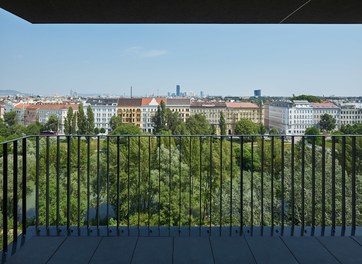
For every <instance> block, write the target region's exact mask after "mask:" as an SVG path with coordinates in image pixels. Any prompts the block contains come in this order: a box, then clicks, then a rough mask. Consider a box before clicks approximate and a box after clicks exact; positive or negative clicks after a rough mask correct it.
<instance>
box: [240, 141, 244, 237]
mask: <svg viewBox="0 0 362 264" xmlns="http://www.w3.org/2000/svg"><path fill="white" fill-rule="evenodd" d="M243 167H244V137H243V136H240V232H239V235H240V236H241V235H243V233H244V232H243V223H244V222H243V217H244V214H243V210H244V197H243V196H244V192H243V189H244V183H243V180H244V170H243Z"/></svg>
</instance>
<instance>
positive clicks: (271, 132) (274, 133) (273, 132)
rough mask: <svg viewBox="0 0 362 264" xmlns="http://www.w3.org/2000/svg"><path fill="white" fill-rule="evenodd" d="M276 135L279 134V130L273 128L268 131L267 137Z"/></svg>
mask: <svg viewBox="0 0 362 264" xmlns="http://www.w3.org/2000/svg"><path fill="white" fill-rule="evenodd" d="M278 134H279V130H278V129H276V128H275V127H273V128H272V129H270V131H269V135H278Z"/></svg>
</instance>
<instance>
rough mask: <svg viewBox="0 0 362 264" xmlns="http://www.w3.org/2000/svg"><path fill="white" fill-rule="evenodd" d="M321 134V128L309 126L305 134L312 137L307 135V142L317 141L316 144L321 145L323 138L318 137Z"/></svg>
mask: <svg viewBox="0 0 362 264" xmlns="http://www.w3.org/2000/svg"><path fill="white" fill-rule="evenodd" d="M320 134H321V133H320V132H319V129H318V128H316V127H308V128H307V129H306V130H305V132H304V135H306V136H308V135H309V136H312V137H307V142H308V143H310V144H312V143H313V142H315V144H317V145H321V143H322V138H321V137H318V136H319V135H320ZM313 136H317V137H313Z"/></svg>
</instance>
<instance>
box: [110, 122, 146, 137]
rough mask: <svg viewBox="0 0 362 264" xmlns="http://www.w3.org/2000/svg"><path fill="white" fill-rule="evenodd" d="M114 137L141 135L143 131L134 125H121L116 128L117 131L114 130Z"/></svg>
mask: <svg viewBox="0 0 362 264" xmlns="http://www.w3.org/2000/svg"><path fill="white" fill-rule="evenodd" d="M111 134H112V135H139V134H141V130H140V128H139V127H138V126H135V125H133V124H129V123H126V124H120V125H119V126H117V127H116V129H114V130H112V132H111Z"/></svg>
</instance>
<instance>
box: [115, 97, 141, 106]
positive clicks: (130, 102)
mask: <svg viewBox="0 0 362 264" xmlns="http://www.w3.org/2000/svg"><path fill="white" fill-rule="evenodd" d="M141 105H142V98H119V99H118V106H120V107H125V106H126V107H141Z"/></svg>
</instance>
